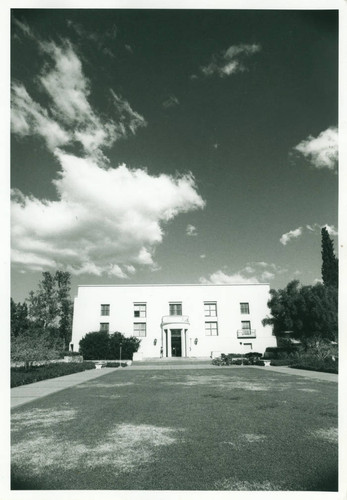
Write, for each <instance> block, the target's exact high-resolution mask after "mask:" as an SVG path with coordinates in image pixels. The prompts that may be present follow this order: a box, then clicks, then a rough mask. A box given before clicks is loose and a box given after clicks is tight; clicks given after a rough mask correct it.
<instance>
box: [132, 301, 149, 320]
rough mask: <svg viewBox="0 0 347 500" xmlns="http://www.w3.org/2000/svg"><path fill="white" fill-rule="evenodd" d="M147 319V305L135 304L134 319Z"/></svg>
mask: <svg viewBox="0 0 347 500" xmlns="http://www.w3.org/2000/svg"><path fill="white" fill-rule="evenodd" d="M145 317H146V304H134V318H145Z"/></svg>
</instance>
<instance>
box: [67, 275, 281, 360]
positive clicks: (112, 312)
mask: <svg viewBox="0 0 347 500" xmlns="http://www.w3.org/2000/svg"><path fill="white" fill-rule="evenodd" d="M268 300H269V285H268V284H232V285H125V286H123V285H119V286H118V285H117V286H114V285H86V286H79V288H78V295H77V297H76V298H75V307H74V317H73V328H72V340H71V344H70V348H71V350H74V351H78V349H79V342H80V340H81V339H82V337H84V335H86V333H88V332H92V331H97V330H106V331H109V332H110V333H113V332H115V331H118V332H121V333H123V334H124V335H125V336H127V337H128V336H129V337H130V336H136V337H138V338H139V339H141V344H140V348H139V352H138V353H137V355H136V357H137V359H141V358H148V357H157V358H159V357H161V356H163V357H172V356H178V357H206V356H211V355H212V356H216V355H219V354H220V353H225V354H227V353H231V352H234V353H240V352H241V353H242V352H243V353H246V352H249V351H252V350H253V351H256V352H261V353H263V352H264V351H265V349H266V347H273V346H276V345H277V344H276V337H274V336H273V335H272V329H271V327H269V326H265V327H264V326H263V325H262V322H261V321H262V319H263V318H265V316H267V315H268V314H269V309H268V307H267V301H268ZM134 359H135V358H134Z"/></svg>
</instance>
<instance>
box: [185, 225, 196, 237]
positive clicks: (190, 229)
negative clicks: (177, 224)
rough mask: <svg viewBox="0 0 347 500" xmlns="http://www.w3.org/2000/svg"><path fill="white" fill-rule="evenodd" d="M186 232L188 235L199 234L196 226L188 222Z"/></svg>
mask: <svg viewBox="0 0 347 500" xmlns="http://www.w3.org/2000/svg"><path fill="white" fill-rule="evenodd" d="M186 234H187V236H197V234H198V231H197V229H196V227H195V226H193V225H192V224H188V226H187V227H186Z"/></svg>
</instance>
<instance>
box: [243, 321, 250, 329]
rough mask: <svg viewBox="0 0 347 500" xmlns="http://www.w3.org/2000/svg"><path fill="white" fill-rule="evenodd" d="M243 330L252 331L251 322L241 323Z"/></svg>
mask: <svg viewBox="0 0 347 500" xmlns="http://www.w3.org/2000/svg"><path fill="white" fill-rule="evenodd" d="M241 326H242V330H250V329H251V322H250V321H241Z"/></svg>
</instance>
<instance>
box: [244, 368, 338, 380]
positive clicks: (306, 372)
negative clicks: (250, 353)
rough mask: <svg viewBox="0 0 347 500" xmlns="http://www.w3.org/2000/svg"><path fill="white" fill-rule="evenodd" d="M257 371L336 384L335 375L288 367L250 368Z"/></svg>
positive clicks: (336, 375)
mask: <svg viewBox="0 0 347 500" xmlns="http://www.w3.org/2000/svg"><path fill="white" fill-rule="evenodd" d="M252 368H255V369H259V370H270V371H273V372H277V373H284V374H285V375H299V376H300V377H306V378H314V379H316V380H326V381H328V382H338V377H339V376H338V374H337V373H325V372H314V371H312V370H300V369H299V368H289V366H256V365H254V366H252Z"/></svg>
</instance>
